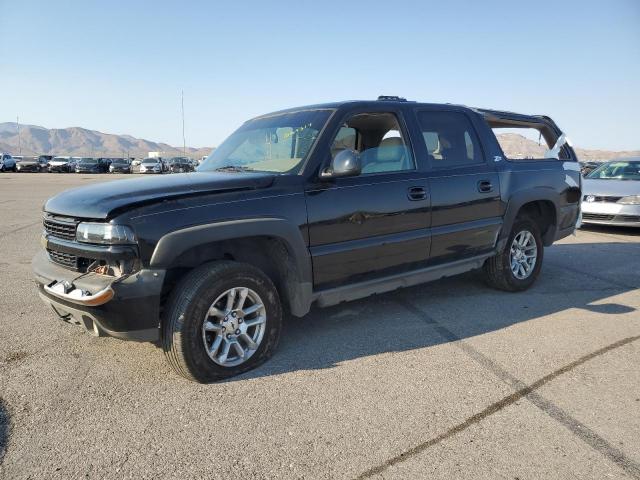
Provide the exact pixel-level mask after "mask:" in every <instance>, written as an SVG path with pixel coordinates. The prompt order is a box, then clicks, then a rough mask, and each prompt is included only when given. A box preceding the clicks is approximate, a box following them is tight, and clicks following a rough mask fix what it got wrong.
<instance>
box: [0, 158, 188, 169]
mask: <svg viewBox="0 0 640 480" xmlns="http://www.w3.org/2000/svg"><path fill="white" fill-rule="evenodd" d="M197 166H198V163H197V161H195V160H192V159H190V158H186V157H173V158H169V159H164V158H160V157H158V158H145V159H143V160H141V159H135V158H104V157H101V158H92V157H67V156H63V157H54V156H53V155H39V156H12V155H10V154H8V153H0V171H2V172H6V171H12V172H50V173H54V172H55V173H71V172H75V173H132V172H133V171H134V167H139V172H140V173H183V172H192V171H194V170H195V167H197Z"/></svg>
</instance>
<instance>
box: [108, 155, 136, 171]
mask: <svg viewBox="0 0 640 480" xmlns="http://www.w3.org/2000/svg"><path fill="white" fill-rule="evenodd" d="M109 173H131V160H129V159H128V158H112V159H111V164H110V165H109Z"/></svg>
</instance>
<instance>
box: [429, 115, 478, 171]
mask: <svg viewBox="0 0 640 480" xmlns="http://www.w3.org/2000/svg"><path fill="white" fill-rule="evenodd" d="M418 124H419V125H420V129H421V130H422V138H423V139H424V143H425V145H426V147H427V151H428V152H429V156H430V160H431V162H432V164H433V166H434V167H436V168H440V167H461V166H465V165H473V164H477V163H482V162H484V157H483V156H482V151H481V150H480V144H479V142H478V137H477V135H476V133H475V131H474V130H473V127H472V125H471V122H470V121H469V119H468V118H467V116H466V115H465V114H464V113H460V112H424V111H423V112H418Z"/></svg>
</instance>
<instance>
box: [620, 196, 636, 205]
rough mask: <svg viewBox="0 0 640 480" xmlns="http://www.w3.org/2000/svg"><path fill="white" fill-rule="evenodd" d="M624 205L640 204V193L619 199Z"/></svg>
mask: <svg viewBox="0 0 640 480" xmlns="http://www.w3.org/2000/svg"><path fill="white" fill-rule="evenodd" d="M618 203H621V204H622V205H640V195H629V196H628V197H622V198H621V199H620V200H618Z"/></svg>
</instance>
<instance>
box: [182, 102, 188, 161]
mask: <svg viewBox="0 0 640 480" xmlns="http://www.w3.org/2000/svg"><path fill="white" fill-rule="evenodd" d="M182 154H183V155H184V156H185V157H186V156H187V141H186V140H185V137H184V90H182Z"/></svg>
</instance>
